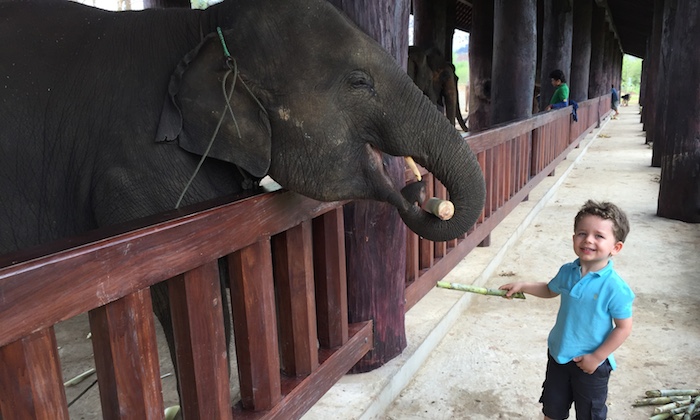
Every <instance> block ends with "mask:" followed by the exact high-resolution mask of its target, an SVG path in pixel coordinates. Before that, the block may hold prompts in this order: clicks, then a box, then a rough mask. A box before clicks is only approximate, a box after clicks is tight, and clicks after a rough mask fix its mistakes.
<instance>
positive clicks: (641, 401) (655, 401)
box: [632, 395, 688, 407]
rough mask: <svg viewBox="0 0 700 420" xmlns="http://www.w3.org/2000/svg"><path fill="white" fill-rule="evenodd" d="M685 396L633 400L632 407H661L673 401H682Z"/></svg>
mask: <svg viewBox="0 0 700 420" xmlns="http://www.w3.org/2000/svg"><path fill="white" fill-rule="evenodd" d="M687 398H688V396H687V395H674V396H671V397H653V398H641V399H638V400H634V403H632V406H633V407H641V406H643V405H661V404H668V403H671V402H675V401H681V400H684V399H687Z"/></svg>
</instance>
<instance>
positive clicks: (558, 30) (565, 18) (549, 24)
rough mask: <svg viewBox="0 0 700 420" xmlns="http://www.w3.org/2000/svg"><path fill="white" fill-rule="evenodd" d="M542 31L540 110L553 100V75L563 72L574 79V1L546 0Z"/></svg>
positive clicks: (565, 75)
mask: <svg viewBox="0 0 700 420" xmlns="http://www.w3.org/2000/svg"><path fill="white" fill-rule="evenodd" d="M543 5H544V21H543V27H542V67H541V69H540V75H541V76H540V109H541V110H542V109H544V108H545V107H546V106H547V105H548V104H549V100H550V99H552V94H553V93H554V86H552V83H551V82H550V78H549V74H550V73H551V72H552V70H555V69H559V70H561V71H563V72H564V77H566V78H567V81H568V78H569V76H570V75H571V37H572V34H573V15H574V7H573V0H544V3H543Z"/></svg>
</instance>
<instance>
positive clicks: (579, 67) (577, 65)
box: [569, 0, 593, 102]
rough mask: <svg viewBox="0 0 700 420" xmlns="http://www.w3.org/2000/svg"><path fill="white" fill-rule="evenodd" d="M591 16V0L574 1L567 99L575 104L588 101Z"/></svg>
mask: <svg viewBox="0 0 700 420" xmlns="http://www.w3.org/2000/svg"><path fill="white" fill-rule="evenodd" d="M592 14H593V0H574V16H573V27H574V29H573V35H572V40H571V75H570V76H569V89H570V93H569V97H570V98H571V99H573V100H574V101H576V102H582V101H585V100H586V99H588V77H589V75H590V72H591V18H592Z"/></svg>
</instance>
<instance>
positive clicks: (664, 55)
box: [651, 0, 700, 168]
mask: <svg viewBox="0 0 700 420" xmlns="http://www.w3.org/2000/svg"><path fill="white" fill-rule="evenodd" d="M677 7H678V0H665V1H664V14H663V24H662V29H661V44H660V46H661V47H660V54H659V56H658V57H657V59H658V62H659V68H658V72H657V87H656V103H655V105H654V106H655V108H656V110H657V115H662V114H659V112H663V110H665V109H666V107H667V105H668V101H669V100H670V98H669V97H668V90H669V89H670V86H669V85H670V84H672V83H677V82H676V81H671V80H669V79H668V66H669V62H670V60H671V54H672V51H673V49H674V45H673V36H672V31H673V30H674V26H675V24H674V20H675V17H676V9H677ZM697 71H700V70H698V69H696V72H697ZM666 123H667V121H666V120H665V119H664V118H659V119H657V120H656V121H655V123H654V125H653V129H654V130H655V132H654V133H653V136H652V138H653V139H654V140H653V141H654V144H653V145H652V154H651V166H653V167H655V168H659V167H661V160H662V157H663V156H665V155H666V153H665V151H664V148H665V147H666V144H667V143H668V141H667V140H668V139H667V138H666V136H665V135H664V132H665V127H664V126H665V124H666Z"/></svg>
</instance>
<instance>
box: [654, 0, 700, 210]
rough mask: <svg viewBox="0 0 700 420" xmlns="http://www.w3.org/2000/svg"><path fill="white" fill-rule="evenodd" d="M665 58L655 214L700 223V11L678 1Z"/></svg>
mask: <svg viewBox="0 0 700 420" xmlns="http://www.w3.org/2000/svg"><path fill="white" fill-rule="evenodd" d="M673 25H674V26H673V31H672V34H671V37H672V38H671V42H672V45H674V49H673V51H672V52H671V54H670V56H669V60H668V78H667V79H668V84H667V89H668V95H669V98H673V100H669V101H668V103H667V105H666V108H665V110H664V112H663V114H662V115H663V119H664V120H665V121H666V125H665V130H664V133H663V135H664V136H665V137H666V141H667V144H666V147H664V155H663V157H662V163H661V185H660V188H659V201H658V210H657V214H658V215H659V216H661V217H666V218H669V219H676V220H681V221H684V222H688V223H700V170H699V169H698V162H700V141H698V139H700V91H699V90H698V89H697V86H700V72H699V71H698V69H700V54H698V53H697V45H698V43H700V8H699V7H698V6H697V4H695V3H694V2H689V1H678V2H677V9H676V12H675V19H674V22H673ZM691 87H694V88H691Z"/></svg>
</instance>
